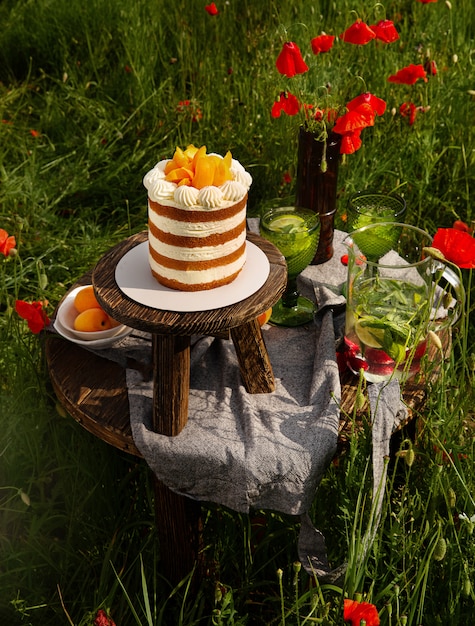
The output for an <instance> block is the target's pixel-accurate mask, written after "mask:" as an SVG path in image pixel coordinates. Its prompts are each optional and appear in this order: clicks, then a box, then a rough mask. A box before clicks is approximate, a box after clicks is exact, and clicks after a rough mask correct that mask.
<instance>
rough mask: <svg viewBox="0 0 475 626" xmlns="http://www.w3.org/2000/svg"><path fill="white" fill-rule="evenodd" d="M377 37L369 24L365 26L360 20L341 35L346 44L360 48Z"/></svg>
mask: <svg viewBox="0 0 475 626" xmlns="http://www.w3.org/2000/svg"><path fill="white" fill-rule="evenodd" d="M375 37H376V34H375V33H374V32H373V31H372V30H371V28H370V27H369V26H368V24H365V23H364V22H363V21H362V20H360V19H357V20H356V22H355V23H354V24H352V25H351V26H350V27H349V28H347V29H346V30H345V32H344V33H342V34H341V35H340V39H343V41H346V43H353V44H356V45H358V46H364V45H365V44H367V43H369V42H370V41H371V40H372V39H374V38H375Z"/></svg>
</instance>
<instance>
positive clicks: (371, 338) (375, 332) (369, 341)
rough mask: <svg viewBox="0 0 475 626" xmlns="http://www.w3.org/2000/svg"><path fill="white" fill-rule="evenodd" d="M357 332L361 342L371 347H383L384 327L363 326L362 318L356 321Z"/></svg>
mask: <svg viewBox="0 0 475 626" xmlns="http://www.w3.org/2000/svg"><path fill="white" fill-rule="evenodd" d="M355 332H356V334H357V336H358V339H359V340H360V341H361V343H364V344H365V345H366V346H368V347H369V348H381V347H382V346H383V343H384V328H372V327H371V326H363V325H362V324H361V321H360V320H357V321H356V322H355Z"/></svg>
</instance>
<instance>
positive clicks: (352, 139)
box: [340, 130, 363, 154]
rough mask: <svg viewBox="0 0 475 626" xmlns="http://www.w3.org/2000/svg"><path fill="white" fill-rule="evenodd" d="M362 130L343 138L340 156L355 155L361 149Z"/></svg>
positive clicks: (346, 134) (345, 135) (347, 134)
mask: <svg viewBox="0 0 475 626" xmlns="http://www.w3.org/2000/svg"><path fill="white" fill-rule="evenodd" d="M362 143H363V142H362V140H361V130H354V131H351V132H348V133H344V135H342V138H341V144H340V154H353V153H354V152H356V151H357V150H359V149H360V148H361V145H362Z"/></svg>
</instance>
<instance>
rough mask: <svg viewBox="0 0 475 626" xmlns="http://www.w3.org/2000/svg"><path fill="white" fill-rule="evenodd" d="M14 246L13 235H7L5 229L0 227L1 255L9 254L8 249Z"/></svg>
mask: <svg viewBox="0 0 475 626" xmlns="http://www.w3.org/2000/svg"><path fill="white" fill-rule="evenodd" d="M15 246H16V240H15V237H14V236H13V235H10V236H9V235H8V233H7V231H6V230H3V228H0V254H3V256H8V255H9V254H10V250H13V248H14V247H15Z"/></svg>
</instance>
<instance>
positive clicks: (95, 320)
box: [74, 309, 111, 333]
mask: <svg viewBox="0 0 475 626" xmlns="http://www.w3.org/2000/svg"><path fill="white" fill-rule="evenodd" d="M109 328H111V322H110V319H109V316H108V315H107V313H106V312H105V311H103V310H102V309H86V310H85V311H82V312H81V313H79V315H78V316H77V317H76V319H75V320H74V329H75V330H79V331H81V332H84V333H94V332H97V331H99V330H109Z"/></svg>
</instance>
